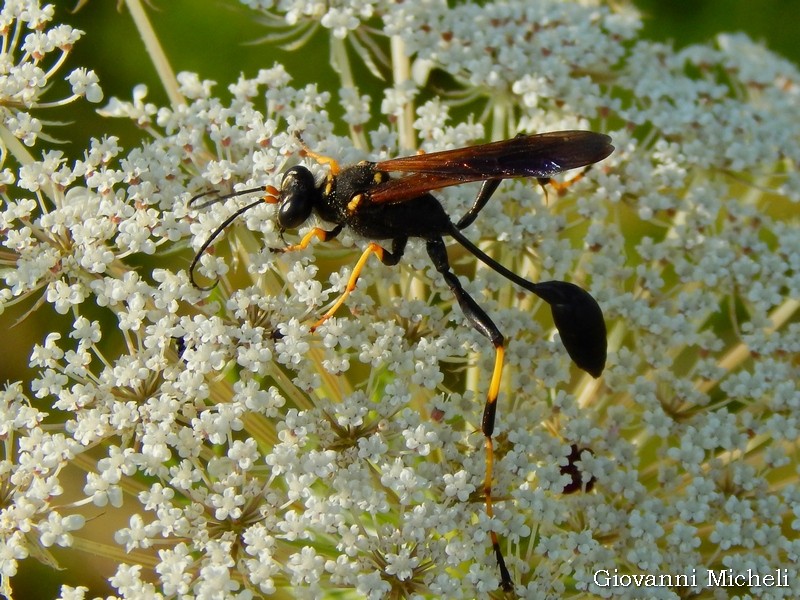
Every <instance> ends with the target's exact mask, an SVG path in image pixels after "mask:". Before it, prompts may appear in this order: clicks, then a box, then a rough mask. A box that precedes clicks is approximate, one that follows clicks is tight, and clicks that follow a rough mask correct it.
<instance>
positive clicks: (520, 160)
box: [367, 131, 614, 203]
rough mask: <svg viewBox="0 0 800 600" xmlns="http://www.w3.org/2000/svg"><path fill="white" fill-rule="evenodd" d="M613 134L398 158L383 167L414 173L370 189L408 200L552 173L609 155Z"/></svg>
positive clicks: (383, 198)
mask: <svg viewBox="0 0 800 600" xmlns="http://www.w3.org/2000/svg"><path fill="white" fill-rule="evenodd" d="M613 150H614V146H612V145H611V138H610V137H608V136H607V135H605V134H602V133H595V132H593V131H554V132H550V133H538V134H533V135H519V136H517V137H514V138H511V139H509V140H503V141H500V142H491V143H489V144H481V145H478V146H468V147H466V148H458V149H456V150H445V151H443V152H432V153H430V154H419V155H415V156H405V157H402V158H392V159H389V160H384V161H381V162H378V163H376V164H375V168H376V169H377V170H379V171H389V172H401V173H409V174H408V175H406V176H403V177H398V178H395V179H389V180H387V181H385V182H383V183H381V184H379V185H377V186H375V187H374V188H372V189H371V190H369V193H368V194H367V195H368V197H369V199H370V202H372V203H391V202H404V201H406V200H410V199H411V198H415V197H416V196H419V195H421V194H424V193H426V192H429V191H431V190H435V189H440V188H443V187H448V186H451V185H459V184H462V183H468V182H470V181H484V180H487V179H509V178H513V177H536V178H548V177H551V176H552V175H555V174H556V173H561V172H562V171H568V170H569V169H575V168H577V167H584V166H587V165H590V164H592V163H596V162H598V161H600V160H603V159H604V158H605V157H607V156H608V155H609V154H611V152H613Z"/></svg>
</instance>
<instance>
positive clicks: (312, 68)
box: [0, 0, 800, 598]
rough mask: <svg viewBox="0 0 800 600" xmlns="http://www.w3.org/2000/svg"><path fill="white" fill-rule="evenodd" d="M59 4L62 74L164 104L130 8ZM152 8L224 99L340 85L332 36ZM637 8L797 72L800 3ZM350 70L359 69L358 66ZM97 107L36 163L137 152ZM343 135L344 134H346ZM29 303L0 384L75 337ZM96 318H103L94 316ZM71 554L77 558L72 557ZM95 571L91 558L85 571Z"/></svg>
mask: <svg viewBox="0 0 800 600" xmlns="http://www.w3.org/2000/svg"><path fill="white" fill-rule="evenodd" d="M55 4H56V18H55V21H54V22H56V23H68V24H70V25H72V26H73V27H76V28H78V29H81V30H83V31H85V32H87V34H86V36H85V37H84V38H83V39H82V40H81V41H80V42H79V43H78V44H77V46H76V49H75V51H74V53H73V54H72V56H71V57H70V60H69V63H68V65H67V66H68V69H65V70H64V71H62V73H66V72H67V71H68V70H69V69H71V68H74V67H77V66H85V67H87V68H91V69H94V70H95V71H96V72H97V74H98V76H99V77H100V83H101V85H102V87H103V90H104V92H105V95H106V99H105V100H104V101H103V103H102V104H101V105H104V104H105V102H106V101H107V100H108V99H109V98H110V97H111V96H117V97H120V98H123V99H130V98H131V92H132V89H133V87H134V86H135V85H136V84H139V83H147V84H148V86H149V89H150V93H149V96H148V98H147V101H149V102H153V103H155V104H157V105H163V104H166V102H167V98H166V95H165V94H164V92H163V90H162V89H161V87H160V85H159V83H158V80H157V78H156V73H155V69H154V68H153V66H152V64H151V63H150V62H149V60H148V58H147V55H146V54H145V51H144V45H143V42H142V40H141V39H140V37H139V34H138V32H137V31H136V29H135V28H134V25H133V22H132V19H131V17H130V15H129V14H128V13H127V10H126V9H125V8H124V7H123V8H122V9H121V10H118V9H117V3H116V2H112V1H109V0H93V1H90V2H89V3H88V4H87V5H86V6H85V7H84V8H83V9H82V10H80V11H78V12H77V13H72V11H71V9H72V8H73V7H74V3H73V2H64V1H61V0H58V1H57V2H56V3H55ZM151 4H152V5H153V6H152V8H150V9H148V14H149V17H150V19H151V21H152V23H153V26H154V27H155V29H156V32H157V34H158V37H159V39H160V40H161V43H162V44H163V46H164V49H165V51H166V54H167V56H168V57H169V58H170V60H171V61H172V67H173V69H174V71H175V72H179V71H194V72H197V73H199V75H200V77H201V78H203V79H212V80H215V81H217V82H218V86H217V88H216V91H217V92H218V93H219V94H220V95H221V96H223V97H225V96H226V94H227V93H226V90H225V86H226V85H227V84H228V83H230V82H232V81H235V80H236V78H237V77H238V76H239V74H240V73H245V74H247V75H248V76H252V75H253V74H255V73H256V71H257V70H258V69H259V68H265V67H270V66H272V65H273V63H274V62H276V61H277V62H281V63H283V64H284V65H286V67H287V70H288V71H289V72H290V73H291V74H292V75H293V77H294V85H296V86H302V85H304V84H306V83H311V82H317V83H318V84H319V85H320V87H321V88H323V89H331V90H335V89H336V88H338V83H337V81H338V79H337V78H336V76H335V74H334V73H333V72H332V71H331V69H330V67H329V64H328V60H327V49H328V46H327V38H326V37H325V36H324V35H317V36H316V37H315V38H314V39H313V40H312V43H311V44H309V45H307V46H304V47H303V48H302V49H300V50H297V51H295V52H286V51H283V50H281V49H279V48H275V47H274V46H271V45H263V44H262V45H258V44H250V43H249V42H255V41H257V40H258V39H260V38H262V37H264V36H265V35H266V33H267V31H266V30H265V28H264V26H263V25H262V24H260V23H259V22H258V21H257V20H256V19H254V16H253V13H252V12H251V11H249V10H247V9H245V8H244V7H243V6H242V5H241V4H239V3H237V2H234V1H233V0H230V1H227V2H223V1H216V0H205V1H203V2H197V1H193V0H151ZM635 5H636V6H637V7H638V8H639V9H640V10H641V11H642V12H643V14H644V17H645V27H644V31H643V33H642V37H643V38H646V39H653V40H659V41H665V42H669V41H671V42H672V43H674V44H675V45H676V46H677V47H683V46H686V45H688V44H692V43H701V42H705V41H708V40H710V39H712V38H713V36H714V35H716V34H717V33H720V32H739V31H742V32H745V33H747V34H748V35H749V36H750V37H752V38H753V39H755V40H758V41H762V42H763V43H764V44H765V45H766V46H767V47H768V48H770V49H771V50H773V51H775V52H777V53H779V54H781V55H783V56H784V57H786V58H788V59H790V60H792V61H793V62H794V63H795V64H800V41H798V40H799V39H800V38H799V37H798V34H797V30H796V22H797V17H798V15H800V1H798V0H671V1H659V0H637V1H636V2H635ZM354 64H356V65H357V64H358V63H357V61H354ZM357 68H360V67H357ZM362 75H363V77H361V76H362ZM357 76H358V78H359V80H363V81H366V82H367V85H370V84H373V83H374V84H377V82H376V80H375V79H374V78H373V77H372V76H371V75H370V74H368V73H366V72H362V73H357ZM68 93H69V92H68V90H67V89H66V87H65V86H60V85H54V86H53V89H52V90H51V91H50V92H49V93H48V95H47V98H48V99H52V98H59V97H63V96H66V95H68ZM96 108H97V106H94V105H89V104H87V103H85V102H78V103H74V104H72V105H70V106H68V107H66V108H65V109H64V110H62V111H61V112H60V113H59V112H57V111H45V112H43V113H42V114H38V115H37V116H39V117H40V118H42V119H46V120H48V121H63V122H66V123H67V124H65V125H63V126H60V127H48V128H47V129H46V131H47V132H48V133H49V134H50V135H53V136H55V137H58V138H59V139H61V140H66V142H65V143H63V144H60V145H53V144H43V145H41V146H40V147H39V148H38V149H37V150H36V151H35V156H37V157H38V156H39V155H40V153H41V151H42V149H43V148H44V147H51V148H58V149H60V150H61V151H63V152H64V153H65V154H66V155H67V156H69V157H72V158H75V157H80V156H82V154H83V151H84V149H85V148H86V147H87V145H88V140H89V138H91V137H97V138H99V137H102V136H103V135H116V136H119V137H120V138H121V140H122V144H123V145H124V146H126V147H133V146H135V145H136V144H137V143H138V140H140V139H142V132H141V131H139V130H137V128H136V127H135V126H134V125H132V124H131V123H129V122H127V121H124V120H111V119H103V118H100V117H98V116H97V115H96V114H95V113H94V110H95V109H96ZM330 109H331V112H332V113H333V116H334V118H335V117H336V110H338V108H337V106H336V104H335V102H334V103H332V104H331V106H330ZM344 132H345V130H344V129H343V130H342V132H341V133H344ZM6 166H13V165H11V164H7V165H6ZM156 260H158V257H157V259H156ZM186 260H187V261H188V260H189V259H188V258H187V259H186ZM32 305H33V302H32V301H31V302H26V303H23V304H22V305H20V306H14V307H11V308H10V309H8V310H7V311H6V312H5V313H4V314H2V315H0V331H3V332H5V334H6V338H5V339H6V344H7V346H6V351H5V352H4V357H3V360H2V361H0V382H5V381H14V380H19V379H22V380H29V378H30V377H31V375H32V373H31V372H30V371H29V370H28V367H27V364H28V358H29V355H30V351H31V348H32V345H33V344H34V343H41V342H42V341H43V339H44V336H45V335H46V334H47V333H48V332H50V331H53V330H58V329H61V330H62V331H68V330H69V322H70V319H69V318H68V317H60V316H58V315H55V314H54V312H53V311H52V310H50V309H49V308H48V307H46V306H45V307H43V308H41V309H40V310H38V311H37V312H36V313H35V314H34V316H33V318H28V319H26V320H24V321H23V322H21V323H19V324H17V325H16V326H14V327H13V328H12V324H14V323H15V322H16V321H17V320H18V319H19V317H20V316H21V315H22V314H24V313H25V312H26V311H28V310H29V309H30V308H31V306H32ZM92 312H93V311H92ZM95 318H104V317H103V316H102V315H101V314H98V315H97V316H96V317H95ZM105 318H108V315H106V317H105ZM111 327H113V325H111ZM54 554H55V556H56V558H58V559H59V560H64V559H66V554H65V553H63V552H60V551H58V549H56V551H55V552H54ZM70 554H71V555H72V556H71V558H73V559H74V558H75V555H76V553H75V552H72V553H70ZM66 561H67V562H65V563H64V565H63V566H65V567H67V568H66V570H64V571H61V572H57V571H54V570H53V569H51V568H49V567H46V566H42V565H40V564H39V563H37V562H36V561H34V560H32V559H30V560H27V561H25V562H24V563H23V564H22V565H21V569H20V574H19V575H18V576H17V577H16V578H15V580H14V588H15V592H16V597H17V598H53V597H56V596H57V595H58V591H57V590H58V586H59V585H60V584H61V583H68V584H71V585H79V584H86V583H88V582H87V580H86V577H87V571H92V570H102V569H92V568H91V567H90V568H89V569H85V568H71V567H72V566H71V565H70V564H69V562H68V561H69V559H66ZM92 564H93V563H92V559H91V557H90V558H89V560H88V562H85V563H83V566H84V567H85V566H86V565H92ZM93 583H94V585H96V586H97V587H96V588H95V589H93V590H92V592H93V593H97V594H106V593H108V590H104V589H103V583H102V581H99V580H98V581H95V582H93Z"/></svg>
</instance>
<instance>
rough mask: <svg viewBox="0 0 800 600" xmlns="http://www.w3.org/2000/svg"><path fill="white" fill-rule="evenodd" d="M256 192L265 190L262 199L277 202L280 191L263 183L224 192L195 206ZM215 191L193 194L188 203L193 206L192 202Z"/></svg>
mask: <svg viewBox="0 0 800 600" xmlns="http://www.w3.org/2000/svg"><path fill="white" fill-rule="evenodd" d="M256 192H264V198H262V200H263V201H264V202H266V203H267V204H275V202H277V200H276V199H275V196H276V195H277V194H279V193H280V192H278V190H277V189H275V188H274V187H273V186H271V185H262V186H260V187H255V188H247V189H246V190H238V191H236V192H231V193H230V194H223V195H222V196H215V197H214V198H212V199H211V200H208V201H206V202H203V203H202V204H197V205H195V206H194V208H207V207H209V206H211V205H212V204H217V203H218V202H224V201H225V200H228V199H230V198H236V197H237V196H246V195H247V194H254V193H256ZM213 193H215V192H214V191H213V190H212V191H210V192H203V193H202V194H197V195H196V196H193V197H192V198H191V199H190V200H189V202H188V204H189V206H192V204H194V202H196V201H197V200H199V199H200V198H204V197H206V196H209V195H211V194H213ZM267 198H271V199H272V200H273V201H272V202H270V201H269V200H267Z"/></svg>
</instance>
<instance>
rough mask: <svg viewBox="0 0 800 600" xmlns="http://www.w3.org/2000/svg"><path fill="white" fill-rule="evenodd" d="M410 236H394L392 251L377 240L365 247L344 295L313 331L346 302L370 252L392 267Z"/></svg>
mask: <svg viewBox="0 0 800 600" xmlns="http://www.w3.org/2000/svg"><path fill="white" fill-rule="evenodd" d="M407 241H408V238H406V237H399V238H394V239H393V240H392V250H391V252H390V251H389V250H387V249H386V248H384V247H383V246H381V245H380V244H378V243H376V242H370V243H369V244H368V245H367V247H366V248H365V249H364V252H363V253H362V254H361V258H359V259H358V262H357V263H356V266H355V267H353V272H352V273H351V274H350V279H349V280H348V281H347V286H346V287H345V289H344V292H342V295H341V296H339V299H338V300H336V302H335V303H334V304H333V306H331V307H330V308H329V309H328V310H327V311H326V312H325V314H324V315H322V316H321V317H320V318H319V319H318V320H317V322H316V323H314V325H312V326H311V331H314V330H316V329H317V327H319V326H320V325H322V324H323V323H324V322H325V321H327V320H328V319H330V318H331V317H332V316H333V315H334V313H335V312H336V311H337V310H339V307H340V306H342V304H344V303H345V300H347V297H348V296H349V295H350V293H351V292H352V291H353V290H354V289H355V288H356V284H357V283H358V278H359V276H360V275H361V271H363V270H364V266H365V265H366V264H367V260H369V256H370V254H374V255H376V256H377V257H378V258H379V259H380V261H381V262H382V263H383V264H385V265H386V266H388V267H392V266H394V265H396V264H397V263H398V262H400V259H401V258H402V257H403V253H404V252H405V249H406V242H407Z"/></svg>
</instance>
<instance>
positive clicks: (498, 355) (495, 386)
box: [427, 238, 514, 591]
mask: <svg viewBox="0 0 800 600" xmlns="http://www.w3.org/2000/svg"><path fill="white" fill-rule="evenodd" d="M427 249H428V255H429V256H430V257H431V260H432V261H433V264H434V266H435V267H436V270H437V271H439V273H441V275H442V277H444V280H445V282H446V283H447V285H448V287H449V288H450V290H451V291H452V292H453V295H454V296H455V297H456V300H458V305H459V306H460V307H461V310H462V312H463V313H464V316H465V317H466V318H467V321H469V324H470V325H472V327H473V328H474V329H475V330H476V331H478V332H479V333H480V334H481V335H483V336H485V337H487V338H489V340H491V342H492V345H493V346H494V350H495V361H494V369H493V371H492V380H491V382H490V384H489V391H488V392H487V394H486V404H485V406H484V409H483V419H482V421H481V431H482V432H483V436H484V438H485V442H484V445H485V448H486V471H485V477H484V480H483V494H484V498H485V500H486V515H487V517H489V519H490V520H491V519H492V518H493V517H494V509H493V508H492V476H493V472H494V442H493V441H492V433H493V432H494V420H495V414H496V411H497V396H498V394H499V392H500V378H501V376H502V374H503V356H504V354H505V339H504V337H503V334H502V333H500V330H499V329H498V328H497V326H496V325H495V324H494V323H493V322H492V320H491V319H490V318H489V315H487V314H486V312H485V311H484V310H483V309H482V308H481V307H480V306H479V305H478V303H477V302H476V301H475V299H474V298H473V297H472V296H470V295H469V294H468V293H467V292H466V290H464V288H463V286H462V285H461V282H460V281H459V280H458V277H457V276H456V275H455V273H453V272H452V271H451V270H450V262H449V261H448V259H447V250H446V248H445V244H444V241H443V240H442V239H441V238H434V239H431V240H428V244H427ZM489 535H490V538H491V541H492V549H493V550H494V554H495V557H496V559H497V566H498V567H499V569H500V585H501V586H502V588H503V590H505V591H511V590H512V589H513V587H514V584H513V582H512V581H511V575H510V574H509V572H508V569H507V568H506V563H505V560H504V559H503V553H502V552H501V550H500V542H499V540H498V537H497V533H495V532H494V531H490V532H489Z"/></svg>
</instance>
